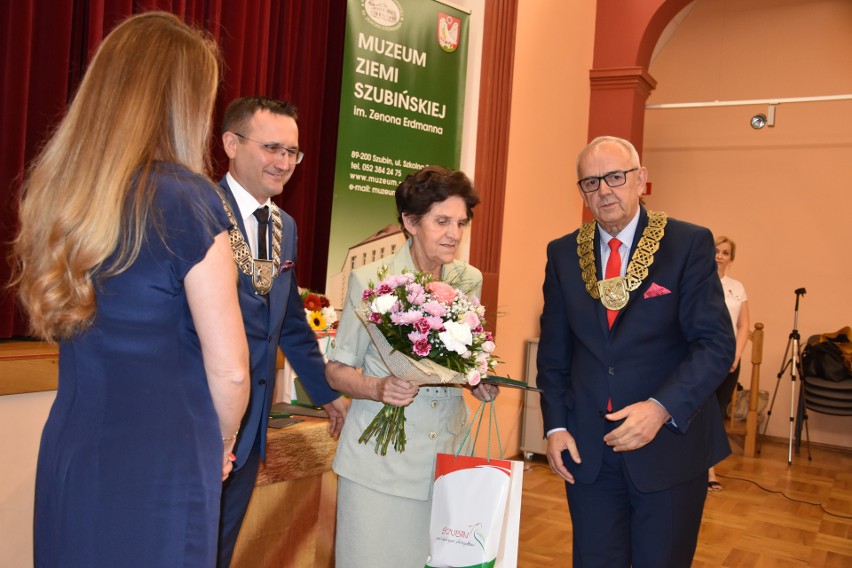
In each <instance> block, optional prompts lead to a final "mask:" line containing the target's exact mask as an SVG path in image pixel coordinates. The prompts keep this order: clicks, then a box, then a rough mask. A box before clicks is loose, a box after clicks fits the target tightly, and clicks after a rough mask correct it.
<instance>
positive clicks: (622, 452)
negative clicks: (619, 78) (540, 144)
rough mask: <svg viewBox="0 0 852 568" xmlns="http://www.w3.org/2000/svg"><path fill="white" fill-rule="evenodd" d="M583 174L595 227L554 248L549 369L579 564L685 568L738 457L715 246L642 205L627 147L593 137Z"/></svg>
mask: <svg viewBox="0 0 852 568" xmlns="http://www.w3.org/2000/svg"><path fill="white" fill-rule="evenodd" d="M577 175H578V179H579V182H578V186H579V189H580V195H581V196H582V198H583V200H584V201H585V203H586V205H587V206H588V207H589V209H590V210H591V213H592V216H593V217H594V219H595V221H593V222H590V223H585V224H584V225H583V226H582V227H581V228H580V229H579V230H578V231H576V232H574V233H571V234H570V235H566V236H564V237H562V238H559V239H556V240H555V241H553V242H551V243H550V244H549V245H548V247H547V267H546V269H545V280H544V310H543V313H542V316H541V339H540V342H539V349H538V361H537V364H538V386H539V387H540V388H541V389H542V390H543V392H542V395H541V408H542V414H543V416H544V429H545V434H546V435H547V460H548V462H549V464H550V467H551V469H552V470H553V472H554V473H555V474H556V475H559V476H560V477H562V478H563V479H564V480H565V481H566V484H565V487H566V492H567V496H568V506H569V509H570V512H571V520H572V525H573V532H574V547H573V550H574V563H573V565H574V567H575V568H579V567H582V568H588V567H601V568H604V567H605V568H618V567H625V568H627V567H629V566H631V565H632V566H634V567H636V568H643V567H647V568H665V567H671V568H686V567H688V566H690V564H691V562H692V557H693V554H694V552H695V545H696V542H697V540H698V529H699V527H700V524H701V515H702V510H703V507H704V500H705V498H706V496H707V469H708V468H709V467H710V466H711V465H714V464H715V463H717V462H719V461H720V460H721V459H723V458H724V457H725V456H727V455H728V454H729V453H730V446H729V445H728V441H727V437H726V436H725V431H724V427H723V424H722V421H721V417H720V415H719V409H718V405H717V403H716V399H715V396H714V393H715V390H716V387H717V386H718V385H719V383H721V381H722V379H723V378H724V377H725V375H726V373H727V370H728V369H729V368H730V366H731V363H732V362H733V360H734V348H735V341H734V335H733V332H732V329H733V328H732V326H731V321H730V316H729V315H728V311H727V309H726V308H725V300H724V296H723V294H722V287H721V285H720V282H719V276H718V275H717V271H716V263H715V261H714V245H713V237H712V235H711V234H710V231H709V230H707V229H705V228H703V227H698V226H696V225H692V224H689V223H685V222H683V221H678V220H676V219H672V218H670V217H667V216H666V215H665V213H658V212H653V211H647V210H646V209H645V208H644V207H643V206H641V205H640V203H639V196H640V195H641V194H642V191H643V189H644V186H645V181H646V179H647V171H646V169H645V168H644V167H642V166H641V164H640V163H639V156H638V154H637V152H636V149H635V148H634V147H633V145H632V144H630V142H628V141H627V140H623V139H619V138H613V137H601V138H596V139H595V140H593V141H592V142H591V143H589V145H588V146H587V147H586V148H585V149H583V151H582V152H581V153H580V155H579V157H578V159H577ZM616 239H617V240H616Z"/></svg>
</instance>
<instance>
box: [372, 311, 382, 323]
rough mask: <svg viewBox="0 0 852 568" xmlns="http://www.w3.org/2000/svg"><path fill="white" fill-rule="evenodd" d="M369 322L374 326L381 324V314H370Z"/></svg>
mask: <svg viewBox="0 0 852 568" xmlns="http://www.w3.org/2000/svg"><path fill="white" fill-rule="evenodd" d="M370 321H371V322H373V323H374V324H377V325H378V324H380V323H382V314H378V313H376V312H372V313H371V314H370Z"/></svg>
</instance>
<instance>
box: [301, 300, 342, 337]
mask: <svg viewBox="0 0 852 568" xmlns="http://www.w3.org/2000/svg"><path fill="white" fill-rule="evenodd" d="M300 295H301V297H302V303H303V304H304V305H305V318H306V319H307V320H308V325H310V326H311V329H312V330H314V332H327V331H328V330H331V329H337V323H338V322H337V311H336V310H335V309H334V308H333V307H332V306H331V302H330V301H329V299H328V298H326V297H325V296H323V295H322V294H320V293H318V292H312V291H311V290H302V291H301V293H300Z"/></svg>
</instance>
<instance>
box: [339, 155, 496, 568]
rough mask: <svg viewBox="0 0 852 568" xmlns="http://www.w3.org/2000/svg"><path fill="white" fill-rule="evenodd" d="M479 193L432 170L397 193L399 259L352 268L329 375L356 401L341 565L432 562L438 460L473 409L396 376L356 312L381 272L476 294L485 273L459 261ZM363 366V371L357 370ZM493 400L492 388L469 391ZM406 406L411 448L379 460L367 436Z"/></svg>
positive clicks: (361, 567) (444, 390) (455, 392)
mask: <svg viewBox="0 0 852 568" xmlns="http://www.w3.org/2000/svg"><path fill="white" fill-rule="evenodd" d="M478 203H479V196H477V194H476V192H475V191H474V189H473V185H472V184H471V182H470V179H468V177H467V176H466V175H465V174H464V173H463V172H459V171H453V170H448V169H446V168H443V167H440V166H427V167H425V168H423V169H421V170H419V171H417V172H414V173H412V174H410V175H409V176H408V177H406V178H405V180H404V181H403V182H402V183H401V184H400V185H399V187H397V189H396V206H397V213H398V218H399V223H400V225H401V226H402V228H403V230H404V232H405V234H406V236H408V237H409V238H408V241H407V242H406V243H405V244H404V245H403V246H402V247H401V248H400V250H399V252H397V253H396V254H394V255H392V256H390V257H387V258H384V259H382V260H379V261H376V262H374V263H372V264H368V265H366V266H362V267H360V268H358V269H356V270H353V271H352V274H351V276H350V278H349V287H348V289H347V298H346V304H345V305H344V307H343V315H342V316H341V319H340V327H339V328H338V330H337V338H336V339H335V342H334V344H333V347H332V349H331V351H330V353H329V363H328V367H327V370H326V374H327V376H328V382H329V384H330V385H331V386H332V388H334V389H336V390H338V391H339V392H341V393H345V394H348V395H350V396H351V397H352V398H353V399H354V400H353V401H352V406H351V408H350V410H349V415H348V417H347V420H346V422H345V423H344V425H343V431H342V432H341V434H340V442H339V443H338V448H337V454H336V455H335V458H334V471H335V472H336V473H337V474H338V475H339V476H340V477H339V481H338V501H337V535H336V540H335V554H336V558H337V566H340V567H341V568H422V567H423V565H424V564H425V562H426V560H427V558H428V556H429V517H430V514H431V508H432V483H433V480H434V476H435V457H436V455H437V454H438V453H439V452H443V453H451V452H455V451H456V450H458V448H459V444H460V442H461V439H462V436H463V435H464V431H465V424H466V423H467V416H468V410H467V405H466V404H465V402H464V398H463V396H462V394H463V392H464V389H463V388H462V387H461V385H454V386H424V387H420V388H418V387H417V386H415V385H413V384H412V383H410V382H409V381H406V380H403V379H401V378H399V377H395V376H393V375H392V374H391V373H390V371H389V370H388V368H387V366H386V365H385V364H384V362H383V361H382V358H381V356H380V355H379V352H378V351H377V350H376V348H375V346H374V345H373V344H372V342H371V340H370V336H369V334H368V332H367V330H366V328H365V327H364V324H362V323H361V320H359V319H358V316H357V315H356V313H355V310H356V309H358V308H359V307H360V306H361V297H362V293H363V292H364V290H365V289H366V288H367V287H368V283H369V282H370V281H373V282H376V281H378V280H379V278H377V272H378V270H379V268H380V267H382V266H387V275H393V274H401V273H402V272H403V271H404V270H407V271H409V272H415V271H421V272H427V273H429V274H431V275H432V276H433V277H434V278H435V280H441V281H444V282H447V283H448V284H451V285H452V286H454V287H456V288H458V289H460V290H462V291H463V292H465V293H467V294H472V295H475V296H479V294H480V291H481V289H482V273H481V272H480V271H479V270H477V269H476V268H474V267H472V266H471V265H469V264H466V263H464V262H461V261H458V260H456V259H455V254H456V251H457V250H458V247H459V245H460V244H461V239H462V236H463V233H464V230H465V229H466V228H467V226H468V224H469V223H470V220H471V219H472V218H473V208H474V207H475V206H476V205H477V204H478ZM359 369H360V370H361V371H360V372H359ZM473 393H474V395H475V396H476V397H477V398H479V399H480V400H492V399H493V398H494V397H495V396H496V395H497V394H498V393H499V389H498V388H497V387H496V386H491V385H484V384H480V385H478V386H477V387H475V388H474V389H473ZM385 403H387V404H392V405H394V406H404V407H406V410H405V432H406V437H407V440H406V447H405V451H404V452H402V453H398V452H396V451H394V450H390V451H388V453H387V455H380V454H379V453H377V452H376V451H375V448H374V442H372V441H371V442H370V443H369V444H366V445H365V444H360V443H359V442H358V439H359V437H360V436H361V433H362V432H363V431H364V429H365V428H366V427H367V425H369V424H370V422H371V421H372V420H373V418H375V416H376V414H377V413H378V412H379V411H380V410H381V409H382V407H383V405H384V404H385Z"/></svg>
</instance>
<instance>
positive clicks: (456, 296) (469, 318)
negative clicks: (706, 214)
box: [359, 268, 498, 455]
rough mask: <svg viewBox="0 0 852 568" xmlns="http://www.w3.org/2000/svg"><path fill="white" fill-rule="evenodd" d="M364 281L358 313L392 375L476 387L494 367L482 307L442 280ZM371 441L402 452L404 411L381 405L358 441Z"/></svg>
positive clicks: (406, 276) (420, 276)
mask: <svg viewBox="0 0 852 568" xmlns="http://www.w3.org/2000/svg"><path fill="white" fill-rule="evenodd" d="M378 277H379V278H380V279H381V281H380V282H379V283H378V285H374V284H373V283H372V282H370V283H369V288H368V289H367V290H365V291H364V294H363V296H362V307H361V311H360V313H359V316H360V317H361V319H362V321H363V322H364V325H365V326H366V328H367V332H368V333H369V334H370V338H371V340H372V341H373V344H374V345H375V346H376V349H377V350H378V351H379V354H380V355H381V357H382V360H383V361H384V363H385V365H387V367H388V369H389V370H390V372H391V373H393V374H394V375H395V376H397V377H399V378H401V379H405V380H407V381H411V382H412V383H414V384H416V385H418V386H420V385H430V384H468V385H477V384H479V383H480V381H482V380H483V379H485V378H486V376H487V375H488V373H489V372H491V371H492V370H493V369H494V367H495V366H496V365H497V363H498V361H497V358H496V356H495V355H494V349H495V345H494V341H493V338H492V336H491V333H490V332H488V331H485V329H484V328H483V326H484V324H485V319H484V316H485V307H484V306H483V305H482V304H480V303H479V298H477V297H476V296H473V295H470V296H469V295H467V294H466V293H465V292H463V291H462V290H460V289H458V288H455V287H453V286H451V285H450V284H448V283H446V282H441V281H436V280H433V279H432V276H431V275H430V274H426V273H422V272H414V273H411V272H403V273H402V274H396V275H390V276H386V268H384V269H382V270H380V271H379V274H378ZM374 436H375V437H376V453H381V454H382V455H386V454H387V449H388V446H389V445H391V444H392V445H393V448H394V450H396V451H397V452H402V451H404V450H405V409H404V407H399V406H393V405H391V404H385V406H384V408H382V410H381V411H380V412H379V414H378V415H377V416H376V418H375V419H373V421H372V422H371V423H370V425H369V426H368V427H367V429H366V430H364V433H363V434H362V435H361V437H360V438H359V442H361V443H363V444H366V443H367V442H369V441H370V439H372V438H373V437H374Z"/></svg>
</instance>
